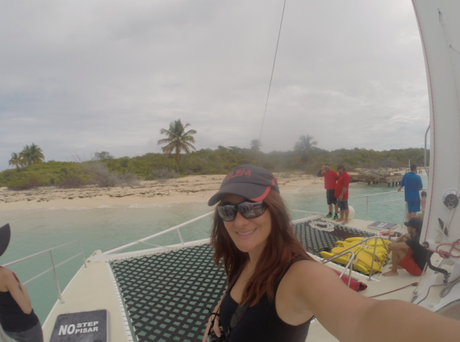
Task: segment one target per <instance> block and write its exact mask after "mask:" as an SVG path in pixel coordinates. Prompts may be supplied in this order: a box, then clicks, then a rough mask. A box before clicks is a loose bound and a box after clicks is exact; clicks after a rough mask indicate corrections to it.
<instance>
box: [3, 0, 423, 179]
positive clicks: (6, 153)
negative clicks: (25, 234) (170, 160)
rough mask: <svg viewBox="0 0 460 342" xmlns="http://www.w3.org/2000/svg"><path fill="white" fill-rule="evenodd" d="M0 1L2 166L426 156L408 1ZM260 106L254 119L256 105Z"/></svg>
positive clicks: (418, 62) (419, 69)
mask: <svg viewBox="0 0 460 342" xmlns="http://www.w3.org/2000/svg"><path fill="white" fill-rule="evenodd" d="M283 6H284V0H251V1H247V0H232V1H224V0H220V1H217V0H167V1H166V0H161V1H160V0H142V1H139V0H130V1H126V0H123V1H122V0H98V1H94V0H79V1H70V0H37V1H26V0H17V1H9V0H0V46H1V53H0V170H4V169H7V168H8V167H9V166H8V161H9V159H10V158H11V154H12V153H13V152H17V153H19V152H20V151H21V150H22V149H23V148H24V147H25V146H26V145H30V144H32V143H35V144H36V145H38V146H39V147H40V148H41V149H42V150H43V153H44V155H45V160H46V161H49V160H55V161H78V160H87V159H91V158H92V157H93V156H94V153H95V152H101V151H107V152H109V153H110V154H111V155H113V156H114V157H116V158H119V157H123V156H129V157H134V156H140V155H144V154H146V153H150V152H153V153H160V152H161V146H160V145H158V143H157V142H158V140H159V139H162V138H164V137H165V136H162V135H161V134H160V129H161V128H168V127H169V124H170V123H171V122H172V121H173V120H178V119H181V121H182V123H184V124H185V123H189V124H190V127H189V129H195V130H196V131H197V134H196V135H195V140H196V143H195V144H194V145H195V147H196V148H197V150H200V149H205V148H210V149H216V148H217V147H218V146H219V145H222V146H238V147H242V148H249V147H250V143H251V141H252V140H254V139H259V137H260V138H261V143H262V151H264V152H271V151H274V150H276V151H288V150H293V148H294V145H295V142H296V141H297V140H298V139H299V137H300V136H301V135H307V134H308V135H310V136H313V137H314V140H315V141H317V146H318V147H320V148H322V149H326V150H329V151H331V150H335V149H340V148H346V149H352V148H366V149H374V150H379V151H381V150H389V149H401V148H410V147H423V145H424V135H425V131H426V129H427V127H428V124H429V108H428V93H427V83H426V74H425V65H424V57H423V53H422V46H421V42H420V36H419V31H418V27H417V22H416V18H415V14H414V10H413V7H412V3H411V1H410V0H385V1H381V0H348V1H343V0H287V1H286V5H285V10H284V16H283V21H282V28H281V34H280V38H279V44H278V49H277V53H276V63H275V66H274V69H273V70H274V72H273V78H272V83H271V90H270V96H269V97H268V101H267V95H268V89H269V83H270V79H271V74H272V68H273V61H274V59H275V51H276V46H277V41H278V33H279V31H280V22H281V18H282V13H283ZM266 104H267V107H266V111H265V105H266Z"/></svg>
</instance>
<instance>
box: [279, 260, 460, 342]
mask: <svg viewBox="0 0 460 342" xmlns="http://www.w3.org/2000/svg"><path fill="white" fill-rule="evenodd" d="M291 269H292V271H293V272H292V273H291V270H289V272H288V273H289V280H290V282H292V281H293V280H294V279H297V281H295V282H294V283H292V285H293V291H294V292H295V294H296V295H297V296H298V299H299V302H300V303H301V305H302V307H303V309H304V310H306V311H307V312H311V313H312V314H313V315H314V316H315V317H316V318H317V319H318V320H319V322H320V323H321V324H322V325H323V326H324V327H325V328H326V329H327V330H328V331H329V332H330V333H332V334H333V335H334V336H335V337H337V338H338V339H339V340H340V341H343V342H346V341H363V342H368V341H382V342H383V341H405V342H406V341H416V342H421V341H442V340H448V339H452V337H453V336H460V324H459V322H458V321H456V320H452V319H448V318H445V317H442V316H440V315H438V314H435V313H433V312H431V311H429V310H427V309H424V308H422V307H420V306H416V305H414V304H411V303H408V302H403V301H398V300H376V299H370V298H367V297H365V296H363V295H360V294H358V293H356V292H354V291H353V290H351V289H349V288H348V287H347V286H345V285H344V284H343V282H342V281H341V280H340V279H339V278H338V277H337V275H336V274H335V272H333V271H332V270H331V269H329V268H328V267H326V266H324V265H322V264H319V263H314V262H310V261H303V262H298V263H296V264H294V265H293V266H292V267H291ZM286 276H288V274H286ZM383 327H385V328H384V329H383Z"/></svg>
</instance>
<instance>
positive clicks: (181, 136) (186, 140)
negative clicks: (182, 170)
mask: <svg viewBox="0 0 460 342" xmlns="http://www.w3.org/2000/svg"><path fill="white" fill-rule="evenodd" d="M188 126H190V124H185V126H183V125H182V122H181V121H180V119H179V120H175V121H173V122H171V123H170V124H169V129H164V128H162V129H161V130H160V134H164V135H167V136H168V137H167V138H164V139H160V140H158V145H163V144H166V146H163V147H162V148H161V149H162V150H163V153H164V154H165V156H166V157H169V156H170V155H171V153H172V152H175V154H174V159H175V161H176V172H179V166H180V162H181V156H180V153H181V152H182V151H185V152H186V153H187V154H188V153H190V150H191V149H192V150H195V146H193V145H192V143H195V138H194V137H193V135H194V134H196V130H194V129H191V130H189V131H187V132H185V129H186V128H187V127H188Z"/></svg>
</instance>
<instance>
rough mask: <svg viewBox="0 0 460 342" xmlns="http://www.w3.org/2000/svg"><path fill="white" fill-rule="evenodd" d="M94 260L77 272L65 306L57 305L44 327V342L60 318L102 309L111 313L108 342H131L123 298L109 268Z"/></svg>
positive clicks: (105, 264) (69, 286) (63, 294)
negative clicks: (121, 298)
mask: <svg viewBox="0 0 460 342" xmlns="http://www.w3.org/2000/svg"><path fill="white" fill-rule="evenodd" d="M96 253H97V252H96ZM96 253H95V254H96ZM91 260H92V259H91V257H90V258H88V262H87V265H88V266H87V267H82V268H81V269H80V270H79V271H78V273H77V274H76V275H75V276H74V278H73V279H72V280H71V282H70V283H69V285H68V286H67V287H66V289H65V290H64V292H63V293H62V297H63V299H64V303H60V302H59V301H57V302H56V304H55V305H54V307H53V309H52V310H51V312H50V314H49V315H48V318H47V319H46V321H45V323H44V324H43V335H44V340H45V341H49V340H50V338H51V334H52V332H53V327H54V323H55V322H56V318H57V316H58V315H60V314H65V313H73V312H82V311H92V310H100V309H105V310H107V311H108V313H109V314H108V321H109V324H108V330H109V331H108V341H111V342H126V341H132V339H129V337H128V336H127V334H126V331H125V326H126V323H127V322H126V316H125V314H124V312H123V313H122V312H121V310H120V297H119V295H118V291H117V290H116V285H115V283H114V279H113V276H112V272H111V270H110V266H109V264H108V263H106V262H92V261H91Z"/></svg>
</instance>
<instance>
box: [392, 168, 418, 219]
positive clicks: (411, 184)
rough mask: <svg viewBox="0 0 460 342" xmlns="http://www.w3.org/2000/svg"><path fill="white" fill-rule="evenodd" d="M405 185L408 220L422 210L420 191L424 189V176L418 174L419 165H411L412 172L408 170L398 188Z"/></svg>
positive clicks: (399, 189)
mask: <svg viewBox="0 0 460 342" xmlns="http://www.w3.org/2000/svg"><path fill="white" fill-rule="evenodd" d="M403 187H404V199H405V201H406V202H407V221H409V220H410V219H411V218H412V217H415V215H417V212H418V211H420V193H419V191H420V190H422V189H423V184H422V178H420V176H419V175H418V174H417V166H416V165H411V166H410V172H407V173H406V174H405V175H404V177H403V179H402V181H401V185H400V186H399V188H398V191H401V189H402V188H403Z"/></svg>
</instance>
